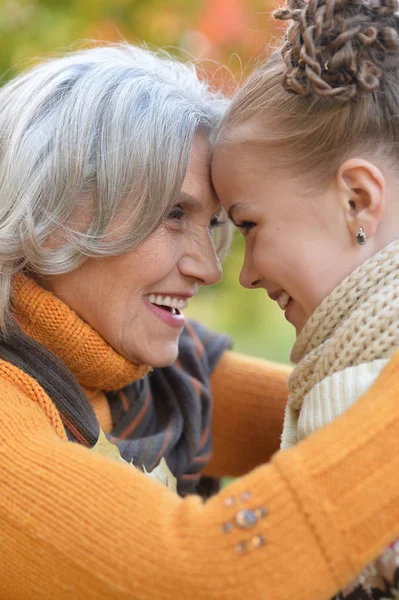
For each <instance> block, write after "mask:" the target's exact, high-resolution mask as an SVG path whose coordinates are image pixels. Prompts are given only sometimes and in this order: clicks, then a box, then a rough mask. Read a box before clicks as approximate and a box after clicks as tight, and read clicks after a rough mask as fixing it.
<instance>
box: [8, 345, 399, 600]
mask: <svg viewBox="0 0 399 600" xmlns="http://www.w3.org/2000/svg"><path fill="white" fill-rule="evenodd" d="M398 370H399V354H398V355H397V356H396V357H395V359H394V360H392V361H391V363H390V364H389V365H388V366H387V368H386V369H385V370H384V371H383V373H382V374H381V376H380V377H379V378H378V380H377V382H376V383H375V384H374V385H373V387H372V388H371V389H370V390H369V392H368V393H367V394H366V395H365V396H364V397H363V398H361V399H360V400H359V401H358V402H357V403H356V404H355V405H354V406H353V407H352V408H350V409H349V410H348V411H347V412H346V413H344V414H343V415H342V416H341V417H340V418H339V419H337V420H336V421H334V422H333V423H331V424H330V425H328V426H327V427H326V428H324V429H322V430H320V431H319V432H317V433H316V434H314V435H313V436H311V437H310V438H309V439H307V440H306V441H305V442H303V443H301V444H299V445H298V446H297V447H295V448H293V449H291V450H288V451H286V452H280V453H278V454H277V455H276V456H275V457H274V458H273V460H272V462H271V463H270V464H267V465H264V466H262V467H259V468H258V469H256V470H255V471H253V472H252V473H250V474H249V475H247V476H245V477H243V478H241V479H239V480H237V481H235V482H234V483H232V484H231V485H230V486H228V487H227V488H226V489H224V490H223V491H222V492H221V493H219V494H218V495H217V496H215V497H213V498H212V499H211V500H209V501H208V502H206V503H205V504H203V503H202V502H201V501H200V499H199V498H198V497H195V496H191V497H187V498H185V499H184V500H183V499H181V498H179V497H177V496H176V495H174V494H173V493H171V492H170V491H169V490H168V489H166V488H164V487H162V486H160V485H159V484H157V483H156V482H153V481H152V480H151V479H149V478H147V477H146V476H145V475H143V474H142V473H141V472H139V471H137V470H135V469H134V468H133V467H131V466H130V465H124V464H120V463H117V462H114V461H112V460H111V459H108V458H106V457H103V456H99V455H96V454H93V453H92V452H90V451H89V450H87V449H85V448H83V447H82V446H79V445H77V444H72V443H69V442H66V441H64V440H62V439H60V438H59V437H58V435H57V433H56V432H55V430H54V429H53V428H52V426H51V424H50V422H49V419H48V417H47V416H46V415H45V413H44V412H43V411H42V410H41V409H40V408H39V406H38V405H37V404H35V403H34V402H33V401H31V400H29V399H28V398H27V397H26V396H25V395H24V394H23V393H22V392H21V391H19V390H17V389H16V388H15V387H14V386H12V385H11V384H9V383H2V388H1V405H2V410H1V413H0V481H1V502H0V523H1V527H0V557H1V560H0V564H1V567H0V569H1V572H0V596H1V597H2V598H22V597H23V598H29V599H30V600H36V599H39V598H40V600H47V599H48V600H50V599H51V600H53V599H54V598H57V600H70V598H72V597H73V598H74V599H75V600H80V599H81V600H99V599H100V600H108V599H109V600H111V599H112V600H118V599H120V600H127V599H129V598H131V599H132V600H133V599H134V600H150V599H154V598H156V599H157V600H176V598H177V597H178V598H181V599H182V600H183V599H185V598H187V599H190V600H205V599H206V600H209V599H211V598H215V599H216V598H218V599H219V600H223V599H226V600H242V598H251V600H261V599H265V598H270V599H271V600H284V599H286V598H295V599H296V600H300V599H304V600H305V599H306V600H328V599H329V598H330V597H331V596H332V595H333V594H334V593H335V592H336V591H337V590H338V589H340V588H341V587H342V586H343V585H345V584H346V583H347V582H348V581H349V580H350V579H351V578H353V576H354V575H355V574H356V573H357V572H359V571H360V570H361V568H363V567H364V566H365V565H366V564H367V563H368V562H369V561H370V560H371V559H372V558H374V557H375V556H377V555H378V554H379V553H380V552H381V550H382V549H383V547H384V546H385V545H386V544H387V543H388V542H389V541H391V540H393V539H395V537H397V536H398V534H399V478H398V477H397V473H398V470H399V453H398V439H399V403H398V401H397V397H398V393H399V378H398ZM238 443H239V441H238ZM247 491H248V492H250V494H251V498H250V499H247V501H246V503H245V504H243V503H242V502H239V501H237V502H236V504H234V505H232V506H227V505H226V499H227V498H230V497H233V498H236V499H238V498H240V496H241V494H243V492H247ZM227 504H229V502H227ZM241 506H246V507H247V508H252V509H253V508H256V507H260V506H265V507H266V508H267V510H268V516H266V517H264V518H263V519H260V520H259V521H258V522H257V523H256V524H255V525H254V526H253V527H252V528H251V529H239V528H238V527H233V529H232V531H230V533H223V532H222V529H221V526H222V524H223V523H225V522H226V521H230V520H232V519H233V518H234V516H235V515H236V513H237V510H238V509H239V508H240V507H241ZM254 535H265V537H266V543H265V544H264V545H262V546H261V547H259V548H252V547H251V542H250V543H249V549H248V551H246V552H244V553H240V552H237V550H236V549H235V547H236V545H237V544H239V543H240V542H241V541H242V540H251V539H252V538H253V536H254ZM240 548H241V546H240Z"/></svg>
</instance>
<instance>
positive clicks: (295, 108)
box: [218, 0, 399, 184]
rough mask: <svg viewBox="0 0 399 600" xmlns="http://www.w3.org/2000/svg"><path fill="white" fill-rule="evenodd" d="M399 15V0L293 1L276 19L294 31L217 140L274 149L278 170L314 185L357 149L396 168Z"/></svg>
mask: <svg viewBox="0 0 399 600" xmlns="http://www.w3.org/2000/svg"><path fill="white" fill-rule="evenodd" d="M397 11H398V2H397V1H396V0H386V1H384V0H369V1H366V0H309V1H307V2H305V1H303V0H291V2H288V6H287V7H286V8H283V9H280V10H278V11H276V12H275V17H276V18H278V19H282V20H293V24H292V25H291V26H290V27H289V28H288V30H287V32H286V35H285V38H284V41H283V43H282V45H281V47H280V48H279V49H277V50H275V51H274V52H273V53H272V54H271V56H270V57H269V59H268V60H267V61H266V62H265V63H264V64H263V65H261V66H260V67H259V68H258V69H256V70H255V72H254V73H253V74H252V75H251V77H250V78H249V79H248V81H247V82H246V83H245V84H244V86H243V88H242V89H241V90H240V92H239V93H238V95H237V96H236V97H235V99H234V101H233V103H232V105H231V106H230V108H229V110H228V111H227V114H226V116H225V118H224V120H223V123H222V126H221V131H220V133H219V138H218V139H219V141H220V142H225V143H226V142H227V143H228V142H229V141H230V142H234V143H235V144H237V143H240V140H241V141H242V142H243V143H245V144H251V145H254V144H256V145H258V146H259V148H265V149H266V150H267V149H269V150H271V151H272V152H273V154H272V156H273V158H274V166H275V169H280V170H281V171H285V172H287V169H289V172H290V174H293V175H296V174H298V175H300V176H303V175H305V176H306V175H308V176H309V177H308V179H309V181H312V182H313V184H317V183H321V182H322V181H325V180H326V179H328V178H329V177H331V176H333V174H335V172H336V171H337V168H338V167H339V164H340V163H341V162H342V161H343V160H344V159H345V157H347V156H348V155H350V153H351V152H353V150H354V149H361V151H362V152H363V153H368V152H371V153H373V154H374V155H378V156H381V157H382V158H384V159H386V160H391V162H392V163H393V164H396V165H398V159H399V144H398V142H399V119H398V116H399V61H398V54H399V37H398V29H399V17H398V12H397ZM243 125H245V126H246V127H245V128H243V127H242V126H243ZM240 132H241V135H240Z"/></svg>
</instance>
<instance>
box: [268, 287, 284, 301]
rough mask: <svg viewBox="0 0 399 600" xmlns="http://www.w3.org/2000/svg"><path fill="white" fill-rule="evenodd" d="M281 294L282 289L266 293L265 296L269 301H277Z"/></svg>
mask: <svg viewBox="0 0 399 600" xmlns="http://www.w3.org/2000/svg"><path fill="white" fill-rule="evenodd" d="M283 292H284V290H283V289H281V290H277V291H276V292H267V295H268V296H269V298H270V299H271V300H277V298H278V297H279V296H281V294H282V293H283Z"/></svg>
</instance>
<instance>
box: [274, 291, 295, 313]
mask: <svg viewBox="0 0 399 600" xmlns="http://www.w3.org/2000/svg"><path fill="white" fill-rule="evenodd" d="M292 300H293V299H292V298H291V296H290V295H289V294H287V292H282V293H281V294H280V295H279V296H278V298H276V302H277V304H278V305H279V307H280V308H281V310H286V309H287V307H288V305H289V304H290V303H291V302H292Z"/></svg>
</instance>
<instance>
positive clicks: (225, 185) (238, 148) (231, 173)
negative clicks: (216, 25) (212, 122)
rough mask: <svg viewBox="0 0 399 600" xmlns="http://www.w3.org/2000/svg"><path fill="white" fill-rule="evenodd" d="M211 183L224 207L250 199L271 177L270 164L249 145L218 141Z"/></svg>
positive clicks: (234, 141)
mask: <svg viewBox="0 0 399 600" xmlns="http://www.w3.org/2000/svg"><path fill="white" fill-rule="evenodd" d="M211 174H212V181H213V185H214V187H215V190H216V193H217V194H218V197H219V199H220V201H221V202H222V204H224V205H226V204H229V203H231V202H233V201H236V200H237V198H240V199H243V198H244V197H246V196H248V195H249V194H250V193H251V190H253V189H254V188H255V187H259V186H260V185H263V184H264V182H265V181H267V180H268V179H269V178H270V174H271V165H270V164H269V161H268V160H267V157H266V156H265V155H264V153H263V152H259V150H258V151H257V149H256V148H254V147H253V146H251V144H250V143H246V142H242V141H236V140H235V139H234V138H233V139H229V140H228V141H221V142H218V144H217V146H216V147H215V150H214V152H213V156H212V163H211Z"/></svg>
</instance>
